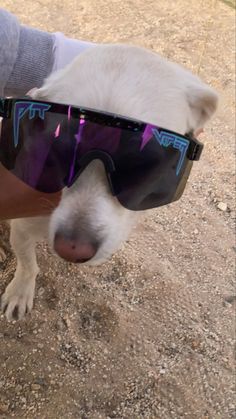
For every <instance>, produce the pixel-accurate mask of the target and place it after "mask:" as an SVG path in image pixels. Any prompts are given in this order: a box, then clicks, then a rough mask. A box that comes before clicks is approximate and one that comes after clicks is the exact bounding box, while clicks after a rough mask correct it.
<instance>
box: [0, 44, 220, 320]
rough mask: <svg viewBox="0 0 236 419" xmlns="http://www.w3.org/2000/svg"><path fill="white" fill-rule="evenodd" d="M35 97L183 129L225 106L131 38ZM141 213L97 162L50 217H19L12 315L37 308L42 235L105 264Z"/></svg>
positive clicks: (89, 56)
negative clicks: (116, 192)
mask: <svg viewBox="0 0 236 419" xmlns="http://www.w3.org/2000/svg"><path fill="white" fill-rule="evenodd" d="M32 96H33V98H36V99H39V100H48V101H52V102H59V103H69V104H71V105H75V106H82V107H89V108H94V109H97V110H102V111H108V112H112V113H116V114H120V115H124V116H126V117H130V118H134V119H140V120H143V121H146V122H149V123H152V124H155V125H158V126H161V127H165V128H167V129H170V130H173V131H176V132H178V133H180V134H185V133H187V132H190V131H193V132H195V133H197V132H198V130H201V129H202V128H203V126H204V124H205V122H206V121H207V120H208V119H209V118H210V117H211V115H212V114H213V112H214V111H215V109H216V106H217V95H216V93H215V92H214V91H213V90H212V89H211V88H210V87H208V86H207V85H205V84H204V83H202V82H201V81H200V80H199V78H197V77H196V76H193V75H192V74H191V73H190V72H188V71H186V70H185V69H183V68H181V67H180V66H178V65H176V64H174V63H171V62H169V61H167V60H165V59H163V58H161V57H160V56H159V55H157V54H154V53H152V52H150V51H147V50H145V49H142V48H138V47H132V46H126V45H103V46H97V47H94V48H92V49H90V50H87V51H86V52H84V53H83V54H81V55H80V56H79V57H78V58H76V59H75V61H74V62H73V63H71V64H70V65H69V66H68V67H67V68H65V69H63V70H60V71H59V72H57V73H54V74H52V75H51V76H50V77H49V78H48V79H47V80H46V81H45V83H44V86H43V87H42V88H40V89H38V90H37V89H36V90H34V92H33V93H32ZM135 215H136V213H134V212H131V211H128V210H127V209H125V208H123V207H122V206H121V205H120V204H119V203H118V201H117V199H116V198H115V197H114V196H113V195H112V194H111V191H110V188H109V186H108V182H107V178H106V175H105V171H104V168H103V165H102V163H101V162H100V161H93V162H92V163H90V165H89V166H88V167H87V168H86V169H85V171H84V172H83V173H82V175H81V176H80V177H79V178H78V180H77V181H76V182H75V184H74V185H73V187H71V188H69V189H65V190H64V191H63V195H62V199H61V201H60V203H59V205H58V207H57V208H56V210H55V211H54V212H53V213H52V215H51V216H50V217H40V218H31V219H21V220H14V221H12V222H11V245H12V248H13V250H14V252H15V255H16V257H17V268H16V272H15V276H14V279H13V280H12V281H11V283H10V284H9V285H8V287H7V288H6V290H5V293H4V294H3V296H2V301H1V306H2V310H3V311H4V312H5V314H6V317H7V319H8V320H10V319H12V318H18V319H22V318H23V316H24V315H25V313H26V312H29V311H30V310H31V309H32V306H33V298H34V290H35V280H36V276H37V274H38V272H39V268H38V265H37V261H36V255H35V243H36V242H37V241H39V240H42V239H43V238H45V237H49V242H50V244H51V246H52V248H54V250H55V251H56V252H57V253H58V254H59V255H60V256H61V257H63V258H64V259H66V260H69V261H76V262H78V261H81V262H84V261H86V262H87V264H100V263H102V262H104V261H105V260H107V259H108V258H109V257H110V256H111V255H112V253H113V252H114V251H116V250H117V248H118V247H119V246H120V244H121V243H122V242H123V241H124V240H125V239H126V238H127V236H128V234H129V232H130V229H131V227H132V225H133V223H134V221H135V220H136V217H135ZM72 232H73V240H74V243H73V246H72V245H71V240H70V238H71V239H72ZM75 233H76V234H75ZM75 237H76V239H75ZM73 240H72V241H73Z"/></svg>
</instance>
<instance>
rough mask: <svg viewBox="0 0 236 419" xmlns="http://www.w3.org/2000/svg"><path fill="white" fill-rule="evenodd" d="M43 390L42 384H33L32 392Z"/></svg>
mask: <svg viewBox="0 0 236 419" xmlns="http://www.w3.org/2000/svg"><path fill="white" fill-rule="evenodd" d="M40 389H41V386H40V384H31V390H34V391H38V390H40Z"/></svg>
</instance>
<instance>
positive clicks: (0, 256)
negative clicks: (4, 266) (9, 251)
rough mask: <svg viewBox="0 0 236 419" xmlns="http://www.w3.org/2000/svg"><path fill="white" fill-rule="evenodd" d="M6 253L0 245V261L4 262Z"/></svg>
mask: <svg viewBox="0 0 236 419" xmlns="http://www.w3.org/2000/svg"><path fill="white" fill-rule="evenodd" d="M6 258H7V255H6V253H5V251H4V250H3V248H2V247H0V263H2V262H5V260H6Z"/></svg>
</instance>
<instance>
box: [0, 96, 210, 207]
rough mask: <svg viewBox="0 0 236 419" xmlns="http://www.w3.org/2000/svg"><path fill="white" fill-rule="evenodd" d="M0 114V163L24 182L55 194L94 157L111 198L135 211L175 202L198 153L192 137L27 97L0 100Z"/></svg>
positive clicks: (38, 189) (109, 115) (143, 123)
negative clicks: (0, 125)
mask: <svg viewBox="0 0 236 419" xmlns="http://www.w3.org/2000/svg"><path fill="white" fill-rule="evenodd" d="M0 117H2V118H3V119H2V129H1V135H0V163H2V165H3V166H4V167H5V168H6V169H7V170H9V171H10V172H11V173H12V174H14V175H15V176H16V177H17V178H19V179H20V180H21V181H23V182H24V183H25V184H27V185H28V186H30V187H31V188H33V189H35V190H37V191H40V192H45V193H54V192H58V191H61V190H62V189H63V188H65V187H68V188H69V187H71V186H72V185H73V184H74V182H75V181H76V180H77V179H78V177H79V175H80V174H81V173H82V171H83V170H84V169H85V168H86V167H87V165H88V164H89V163H90V162H91V161H93V160H95V159H99V160H101V161H102V162H103V164H104V167H105V170H106V174H107V178H108V182H109V184H110V187H111V192H112V194H113V195H114V196H115V197H116V198H117V199H118V200H119V202H120V203H121V205H123V206H124V207H125V208H127V209H129V210H133V211H139V210H146V209H150V208H155V207H159V206H161V205H165V204H169V203H171V202H173V201H176V200H177V199H179V198H180V197H181V195H182V193H183V191H184V189H185V186H186V182H187V179H188V177H189V174H190V171H191V168H192V164H193V161H194V160H199V158H200V155H201V152H202V149H203V144H201V143H200V142H199V141H197V140H196V139H195V138H194V137H193V136H192V134H191V133H190V134H187V135H180V134H178V133H176V132H173V131H169V130H167V129H165V128H160V127H157V126H155V125H152V124H148V123H145V122H142V121H136V120H132V119H127V118H125V117H123V116H118V115H114V114H109V113H107V112H99V111H95V110H92V109H85V108H79V107H74V106H69V105H62V104H56V103H51V102H42V101H38V100H32V99H30V98H27V99H9V98H7V99H6V98H0Z"/></svg>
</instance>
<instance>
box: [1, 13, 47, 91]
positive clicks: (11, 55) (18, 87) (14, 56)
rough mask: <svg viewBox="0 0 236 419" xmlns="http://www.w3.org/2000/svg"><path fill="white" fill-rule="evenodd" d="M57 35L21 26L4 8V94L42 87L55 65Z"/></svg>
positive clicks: (2, 24)
mask: <svg viewBox="0 0 236 419" xmlns="http://www.w3.org/2000/svg"><path fill="white" fill-rule="evenodd" d="M53 46H54V35H53V34H50V33H47V32H42V31H39V30H36V29H31V28H28V27H27V26H21V25H20V24H19V22H18V20H17V18H16V17H15V16H13V15H12V14H10V13H8V12H6V11H5V10H3V9H0V94H4V95H10V96H22V95H24V94H26V93H27V91H28V90H30V89H32V88H33V87H40V86H41V85H42V83H43V80H44V79H45V78H46V77H47V76H48V75H49V74H50V72H51V70H52V67H53V61H54V56H53Z"/></svg>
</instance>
